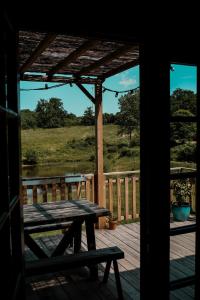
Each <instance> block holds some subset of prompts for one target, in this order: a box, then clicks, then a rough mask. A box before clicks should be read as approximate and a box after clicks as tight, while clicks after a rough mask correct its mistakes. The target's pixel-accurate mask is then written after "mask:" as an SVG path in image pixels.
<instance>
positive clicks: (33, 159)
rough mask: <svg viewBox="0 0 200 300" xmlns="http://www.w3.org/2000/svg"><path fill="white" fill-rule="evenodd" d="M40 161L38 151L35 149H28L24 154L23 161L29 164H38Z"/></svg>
mask: <svg viewBox="0 0 200 300" xmlns="http://www.w3.org/2000/svg"><path fill="white" fill-rule="evenodd" d="M37 162H38V153H37V152H36V151H35V150H33V149H28V150H27V151H26V152H25V154H24V159H23V163H24V164H27V165H36V164H37Z"/></svg>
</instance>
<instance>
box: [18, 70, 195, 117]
mask: <svg viewBox="0 0 200 300" xmlns="http://www.w3.org/2000/svg"><path fill="white" fill-rule="evenodd" d="M172 66H173V67H174V71H173V72H172V71H171V72H170V93H172V92H173V91H174V90H175V89H176V88H182V89H189V90H192V91H194V92H196V67H191V66H183V65H172ZM51 85H53V83H49V86H51ZM139 85H140V82H139V67H134V68H131V69H129V70H127V71H125V72H122V73H119V74H117V75H115V76H112V77H110V78H108V79H107V80H106V81H105V82H104V84H103V86H105V87H107V88H110V89H114V90H127V89H133V88H136V87H138V86H139ZM38 87H44V83H38V82H25V81H21V83H20V88H22V89H28V88H38ZM85 87H87V89H88V90H89V91H90V92H91V93H92V94H94V88H93V87H92V86H91V85H85ZM120 95H121V94H120ZM51 97H57V98H60V99H62V101H63V104H64V108H65V110H67V111H68V112H69V113H71V112H72V113H74V114H76V115H77V116H80V115H82V114H83V112H84V111H85V109H86V108H87V107H88V106H92V102H91V101H90V100H89V99H88V98H87V97H86V96H85V95H84V94H83V93H82V92H81V91H80V90H79V88H78V87H76V86H75V85H73V87H70V86H69V85H66V86H62V87H59V88H55V89H49V90H43V91H21V93H20V102H21V109H25V108H27V109H30V110H34V109H35V107H36V104H37V102H38V100H40V99H46V100H48V99H49V98H51ZM118 110H119V109H118V98H116V97H115V94H114V93H110V92H108V91H106V92H105V93H104V94H103V111H104V112H108V113H116V112H117V111H118Z"/></svg>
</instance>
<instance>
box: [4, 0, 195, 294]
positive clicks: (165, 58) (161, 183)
mask: <svg viewBox="0 0 200 300" xmlns="http://www.w3.org/2000/svg"><path fill="white" fill-rule="evenodd" d="M83 4H84V7H85V6H86V3H85V2H84V3H83ZM135 5H136V3H134V7H133V9H132V8H131V9H127V8H128V6H127V5H120V6H119V8H120V14H118V15H116V14H115V13H114V10H113V11H112V15H114V17H115V19H116V20H115V22H112V20H111V13H110V11H109V20H107V21H109V22H107V23H106V12H107V13H108V10H107V7H105V6H104V5H99V3H98V4H97V6H96V7H95V13H94V14H91V11H90V10H89V9H88V12H90V14H88V15H89V16H88V17H87V15H86V14H85V12H84V11H81V9H80V6H78V4H77V3H76V6H77V7H76V9H79V12H80V16H78V13H77V14H75V13H74V11H71V10H70V9H69V8H68V7H67V9H64V7H63V6H61V4H60V5H55V4H54V5H51V7H50V5H49V6H48V7H45V11H42V9H41V7H38V6H37V5H35V4H32V3H31V4H30V5H29V6H28V7H24V6H23V7H22V8H23V9H20V10H19V9H18V11H17V10H15V9H14V10H13V11H12V8H14V6H10V7H9V9H7V11H6V12H5V14H4V13H3V10H1V12H0V14H1V20H2V21H3V22H2V26H1V27H0V32H1V38H2V39H1V41H2V43H1V45H0V65H1V67H0V77H1V80H0V92H1V97H0V117H1V118H0V121H1V122H0V145H1V146H0V178H1V182H2V184H1V205H0V236H1V240H2V241H3V242H2V243H1V253H2V255H1V262H2V264H1V273H2V281H1V286H2V291H3V292H4V291H5V295H7V294H8V295H9V294H11V295H12V299H19V298H20V299H23V276H24V273H23V269H24V268H23V264H24V263H23V223H22V213H21V209H22V207H21V205H20V200H19V199H20V198H19V193H20V189H19V187H20V174H21V173H20V166H21V165H20V132H19V128H20V127H19V124H20V111H19V95H18V91H19V79H21V80H31V81H44V82H61V83H62V82H63V83H74V84H76V85H77V86H78V87H79V88H80V89H81V90H82V91H83V92H84V93H85V94H86V95H87V96H88V97H89V99H90V100H91V101H92V102H94V104H95V112H96V140H97V143H96V149H97V159H96V175H95V176H96V180H95V183H96V201H98V202H99V204H100V205H101V204H102V198H101V196H102V195H103V154H102V88H101V87H102V82H103V80H104V79H106V78H108V77H109V76H112V75H114V74H117V73H118V72H121V71H124V70H126V69H128V68H130V67H133V66H135V65H137V64H138V63H140V141H141V143H140V145H141V147H140V161H141V163H140V238H141V239H140V241H141V243H140V262H141V264H140V266H141V268H140V287H141V289H140V297H141V299H142V300H148V299H150V298H152V299H163V300H169V291H170V288H172V289H175V288H180V287H184V286H188V285H190V284H195V299H196V300H199V299H200V284H199V279H200V255H199V253H200V218H199V216H200V202H199V201H197V202H196V216H197V220H196V225H195V228H193V229H191V228H183V231H182V232H179V233H177V234H183V233H184V232H190V231H191V230H193V231H194V232H195V234H196V242H195V248H196V255H195V274H194V276H189V277H186V278H183V279H180V280H175V281H173V282H169V263H170V262H169V253H170V217H169V216H170V203H169V197H170V122H172V121H173V122H174V121H178V119H176V120H175V119H174V118H172V117H171V115H170V97H169V96H170V76H169V74H170V63H183V64H193V65H195V66H196V67H197V116H196V117H195V118H196V119H194V120H193V119H192V120H191V118H190V119H187V118H185V120H184V121H187V122H191V121H196V123H197V172H196V184H197V188H196V199H197V200H199V198H200V63H199V53H200V51H199V43H198V36H199V31H198V26H197V24H195V26H194V25H193V24H192V23H190V22H186V20H188V19H187V18H186V17H185V16H183V15H182V14H181V13H180V11H179V13H178V14H176V17H175V18H174V16H173V15H172V13H171V12H170V13H168V14H166V17H167V18H164V12H165V10H164V7H162V11H160V12H159V10H157V9H156V10H155V12H156V16H159V19H158V20H157V19H156V18H155V21H156V22H155V24H156V26H154V25H153V21H154V15H153V14H151V12H150V11H148V12H147V13H148V15H149V19H148V18H147V17H146V14H144V9H143V10H142V14H140V13H139V11H137V9H136V7H135ZM18 6H19V5H18ZM123 6H124V7H125V13H124V20H126V21H128V22H123V21H124V20H123V18H122V15H123V12H122V10H123ZM100 7H102V8H103V13H102V14H101V16H100V19H99V20H98V21H99V26H97V25H96V26H95V20H96V19H98V17H97V11H100ZM90 8H91V7H90ZM156 8H157V7H156ZM188 8H189V5H187V17H188V15H189V10H188ZM170 9H171V7H170ZM76 11H77V10H76ZM129 12H130V16H128V13H129ZM31 14H32V16H31ZM141 15H142V16H143V18H141ZM70 16H71V17H72V18H71V20H70ZM191 16H192V17H193V19H194V20H195V21H196V20H198V18H195V17H194V15H193V14H191ZM92 17H93V18H92ZM137 17H139V18H140V20H139V21H138V18H137ZM178 17H181V20H180V22H179V24H178V25H179V26H178V27H176V26H174V23H175V22H174V21H175V20H177V18H178ZM121 18H122V19H121ZM98 21H97V23H98ZM169 21H170V22H169ZM177 23H178V22H177ZM105 24H106V28H104V29H103V25H104V27H105ZM75 25H76V26H77V28H75V27H76V26H75ZM87 25H89V26H88V27H87ZM117 25H118V26H120V27H118V26H117ZM142 25H144V30H142ZM166 25H167V26H166ZM170 25H171V26H170ZM86 27H87V28H86ZM117 27H118V28H117ZM165 27H166V28H165ZM158 29H159V30H158ZM55 33H57V34H55ZM18 37H19V40H18ZM139 48H140V53H139ZM18 50H19V51H18ZM17 52H19V56H18V55H17V54H18V53H17ZM17 65H19V67H18V69H17ZM38 72H39V74H37V73H38ZM41 74H42V75H41ZM18 75H20V76H18ZM83 84H93V85H94V86H95V96H93V95H91V94H90V93H89V92H88V90H87V89H86V88H85V87H84V86H83ZM179 121H180V122H182V121H183V119H181V120H180V119H179ZM155 179H156V181H155ZM100 225H101V224H100ZM193 227H194V226H193ZM184 230H185V231H184ZM189 230H190V231H189ZM6 261H7V264H5V263H4V262H6ZM4 265H5V266H4ZM153 274H156V277H155V276H153ZM10 278H11V279H12V282H11V283H10V282H9V279H10ZM3 292H2V294H3ZM18 295H20V297H18ZM5 297H6V296H5ZM7 299H9V297H7Z"/></svg>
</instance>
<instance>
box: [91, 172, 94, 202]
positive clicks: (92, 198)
mask: <svg viewBox="0 0 200 300" xmlns="http://www.w3.org/2000/svg"><path fill="white" fill-rule="evenodd" d="M91 180H92V202H93V203H94V176H92V179H91Z"/></svg>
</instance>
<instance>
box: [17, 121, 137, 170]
mask: <svg viewBox="0 0 200 300" xmlns="http://www.w3.org/2000/svg"><path fill="white" fill-rule="evenodd" d="M94 136H95V128H94V126H71V127H63V128H55V129H29V130H22V134H21V138H22V159H24V158H25V156H26V151H27V150H30V149H33V150H35V151H36V152H37V155H38V166H41V167H42V166H43V167H44V166H45V165H51V166H52V165H55V172H56V168H57V167H56V165H57V166H58V165H59V164H60V165H62V166H65V173H66V172H82V173H88V172H93V171H94V168H95V159H94V158H95V145H94ZM128 142H129V141H128V137H127V136H121V135H119V134H118V126H117V125H105V126H104V171H105V172H109V171H110V172H111V171H127V170H135V169H138V168H139V147H138V146H135V147H129V145H128ZM123 150H124V151H125V154H123V153H122V151H123ZM130 151H131V152H130ZM126 152H128V154H127V155H126ZM51 171H52V168H51ZM47 173H48V172H47ZM51 175H53V174H52V173H51ZM54 175H56V174H54Z"/></svg>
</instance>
